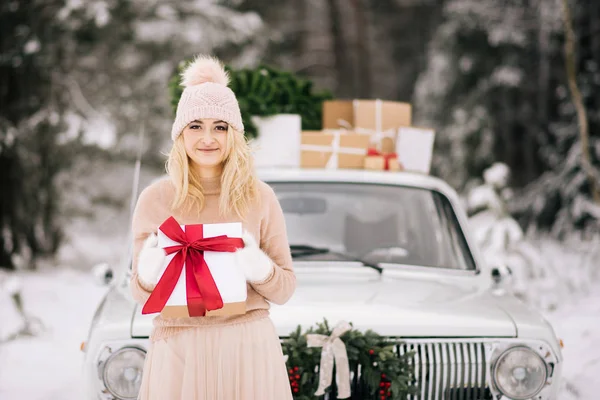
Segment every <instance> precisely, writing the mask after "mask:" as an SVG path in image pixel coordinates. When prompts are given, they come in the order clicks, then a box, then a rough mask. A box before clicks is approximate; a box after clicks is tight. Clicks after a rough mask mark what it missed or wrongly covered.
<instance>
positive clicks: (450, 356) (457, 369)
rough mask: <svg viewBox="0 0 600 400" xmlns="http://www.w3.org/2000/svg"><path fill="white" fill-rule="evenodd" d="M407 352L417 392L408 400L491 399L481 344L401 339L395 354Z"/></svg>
mask: <svg viewBox="0 0 600 400" xmlns="http://www.w3.org/2000/svg"><path fill="white" fill-rule="evenodd" d="M409 352H413V353H414V354H413V356H412V357H411V358H409V363H410V364H411V365H413V367H414V373H415V376H414V381H413V385H417V386H418V388H419V393H418V394H417V395H414V396H411V397H410V398H411V400H487V399H491V395H490V391H489V384H488V379H487V373H486V372H487V368H488V366H487V364H486V348H485V345H484V343H483V342H478V341H472V342H471V341H452V340H448V341H443V340H440V339H432V340H426V339H403V340H402V341H401V344H399V345H398V353H399V354H400V355H404V354H407V353H409Z"/></svg>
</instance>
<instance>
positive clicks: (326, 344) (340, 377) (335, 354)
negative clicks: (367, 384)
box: [306, 321, 352, 399]
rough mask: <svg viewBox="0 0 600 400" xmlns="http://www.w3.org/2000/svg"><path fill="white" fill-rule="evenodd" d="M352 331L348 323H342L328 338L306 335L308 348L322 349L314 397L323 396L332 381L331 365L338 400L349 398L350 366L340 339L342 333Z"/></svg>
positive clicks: (344, 346)
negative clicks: (334, 370) (334, 371)
mask: <svg viewBox="0 0 600 400" xmlns="http://www.w3.org/2000/svg"><path fill="white" fill-rule="evenodd" d="M351 329H352V326H350V324H349V323H348V322H345V321H342V322H340V323H339V324H337V326H336V327H335V328H334V329H333V331H332V332H331V335H330V336H326V335H318V334H308V335H306V341H307V345H308V347H323V350H322V352H321V364H320V367H319V387H318V388H317V391H316V392H315V395H316V396H322V395H324V394H325V389H326V388H328V387H329V386H331V382H332V380H333V365H334V363H335V366H336V377H335V380H336V382H337V385H338V396H337V398H338V399H347V398H349V397H350V394H351V393H350V364H349V363H348V353H347V352H346V345H345V344H344V342H343V341H342V339H340V336H342V335H343V334H344V333H346V332H348V331H349V330H351Z"/></svg>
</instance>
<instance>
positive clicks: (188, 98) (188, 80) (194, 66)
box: [171, 55, 244, 141]
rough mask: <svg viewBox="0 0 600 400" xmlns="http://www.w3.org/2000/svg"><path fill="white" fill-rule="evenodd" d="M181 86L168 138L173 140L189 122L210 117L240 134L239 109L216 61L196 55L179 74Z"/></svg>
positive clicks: (242, 129)
mask: <svg viewBox="0 0 600 400" xmlns="http://www.w3.org/2000/svg"><path fill="white" fill-rule="evenodd" d="M181 78H182V79H181V85H182V86H184V87H185V89H184V90H183V93H182V94H181V98H180V99H179V103H178V104H177V113H176V116H175V121H174V122H173V128H172V129H171V139H173V141H175V140H176V139H177V138H178V137H179V135H181V132H182V131H183V129H184V128H185V127H186V125H187V124H189V123H190V122H192V121H194V120H197V119H201V118H214V119H220V120H223V121H225V122H227V123H228V124H229V125H231V126H232V127H233V128H234V129H235V130H237V131H240V132H244V124H243V123H242V114H241V112H240V106H239V104H238V101H237V99H236V97H235V94H234V93H233V91H232V90H231V89H230V88H229V87H227V85H228V84H229V75H228V74H227V72H226V71H225V68H223V65H222V64H221V62H220V61H219V60H217V59H216V58H213V57H210V56H202V55H200V56H197V57H196V58H195V59H194V61H193V62H192V63H190V64H189V65H188V66H187V67H186V69H185V70H184V71H183V73H182V74H181Z"/></svg>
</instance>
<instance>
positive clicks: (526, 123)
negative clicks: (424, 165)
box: [414, 0, 554, 188]
mask: <svg viewBox="0 0 600 400" xmlns="http://www.w3.org/2000/svg"><path fill="white" fill-rule="evenodd" d="M536 5H537V4H534V2H525V1H521V0H505V1H502V2H498V1H495V0H494V1H491V0H489V1H488V0H485V1H480V0H450V1H448V2H447V3H446V5H445V7H444V12H443V17H444V22H443V23H442V24H441V25H440V27H439V28H438V31H437V33H436V35H435V36H434V38H433V40H432V42H431V43H430V50H429V51H430V52H429V59H428V65H427V69H426V70H425V71H424V73H423V74H422V75H421V77H420V78H419V82H418V83H417V88H416V90H415V97H414V103H415V112H416V121H417V123H418V124H421V125H428V126H432V127H434V128H436V129H437V131H438V132H439V134H438V135H437V137H436V141H437V149H436V154H438V155H440V156H438V157H436V158H435V159H434V168H435V171H436V173H437V174H439V175H441V176H443V177H444V178H446V179H447V180H449V181H450V182H451V183H452V184H453V185H454V186H455V187H458V188H462V187H464V185H465V184H466V183H467V181H468V180H469V178H470V177H474V176H480V175H481V173H482V171H483V170H484V169H485V168H486V167H488V166H489V165H491V164H492V163H493V162H495V161H502V162H505V163H507V164H508V166H509V167H510V168H511V169H512V170H514V171H519V173H518V174H516V175H515V176H513V183H516V184H517V185H523V184H525V183H527V182H529V181H531V180H532V179H534V178H536V177H537V176H538V175H539V173H540V172H541V170H542V168H543V165H542V164H541V162H540V156H539V155H538V154H537V150H538V145H539V143H538V140H539V139H538V136H539V135H538V132H537V128H538V127H537V124H538V121H537V120H536V114H535V108H534V107H533V105H534V104H536V97H535V94H536V91H537V88H538V81H537V80H536V79H535V78H534V77H535V75H536V74H537V69H538V67H537V65H538V61H539V60H538V51H537V35H538V29H539V25H538V22H539V20H540V19H539V15H538V14H539V12H540V9H542V8H544V9H545V7H551V6H552V5H551V4H549V3H546V4H541V3H540V5H539V7H535V6H536ZM546 27H548V28H549V29H554V26H553V25H552V24H549V25H547V26H546ZM441 155H444V156H441ZM445 155H449V156H448V157H446V156H445Z"/></svg>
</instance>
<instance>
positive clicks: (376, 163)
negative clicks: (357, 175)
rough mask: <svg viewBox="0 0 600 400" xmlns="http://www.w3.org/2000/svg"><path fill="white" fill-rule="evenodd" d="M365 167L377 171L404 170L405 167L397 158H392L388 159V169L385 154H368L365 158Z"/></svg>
mask: <svg viewBox="0 0 600 400" xmlns="http://www.w3.org/2000/svg"><path fill="white" fill-rule="evenodd" d="M364 165H365V169H370V170H375V171H402V170H404V168H403V167H402V164H401V163H400V162H399V161H398V159H397V158H390V159H389V160H388V169H387V170H386V169H385V157H384V156H367V157H366V158H365V164H364Z"/></svg>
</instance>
